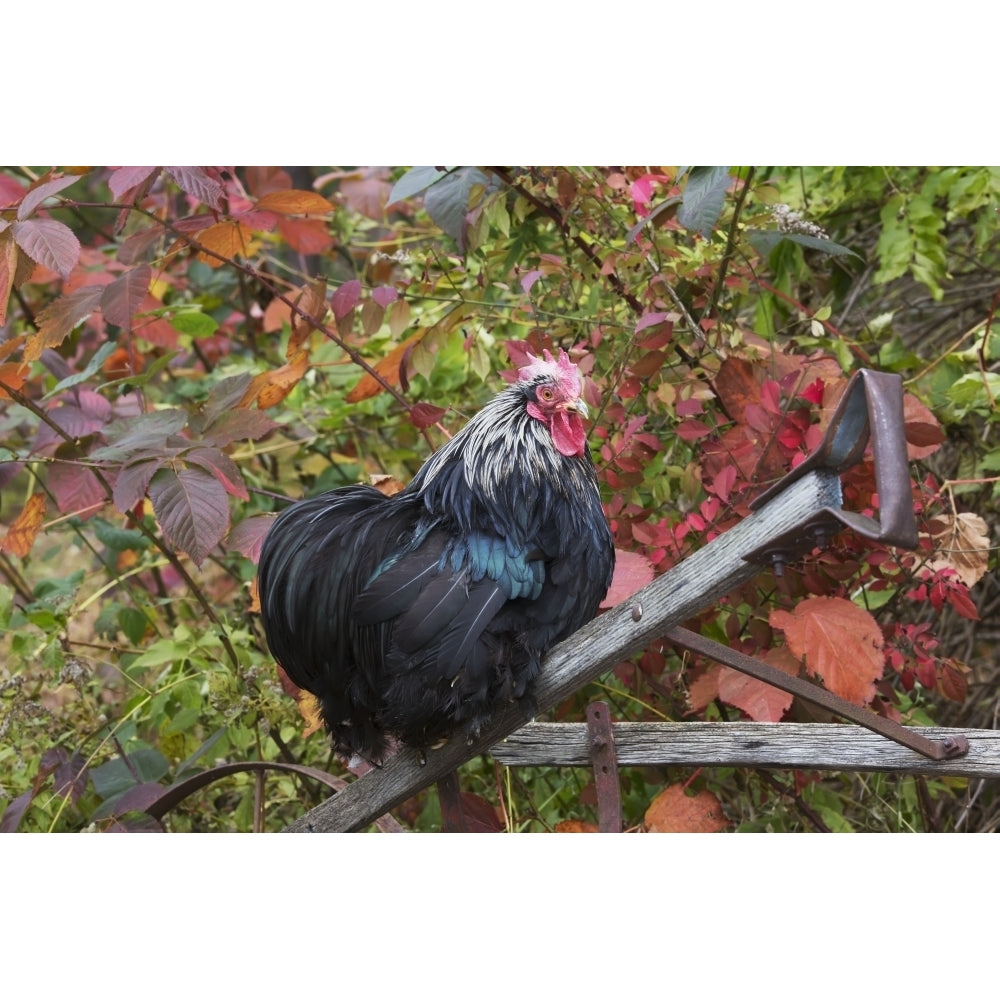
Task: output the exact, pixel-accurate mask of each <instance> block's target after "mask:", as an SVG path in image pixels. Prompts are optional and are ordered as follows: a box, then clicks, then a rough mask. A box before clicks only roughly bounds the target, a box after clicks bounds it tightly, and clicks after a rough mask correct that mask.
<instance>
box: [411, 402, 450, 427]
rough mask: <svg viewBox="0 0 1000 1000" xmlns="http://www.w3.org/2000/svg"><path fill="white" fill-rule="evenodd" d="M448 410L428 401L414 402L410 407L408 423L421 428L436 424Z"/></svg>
mask: <svg viewBox="0 0 1000 1000" xmlns="http://www.w3.org/2000/svg"><path fill="white" fill-rule="evenodd" d="M447 412H448V411H447V410H445V409H443V408H442V407H440V406H432V405H431V404H430V403H415V404H414V405H413V406H411V407H410V423H412V424H413V426H414V427H418V428H420V430H423V429H424V428H425V427H430V426H432V425H433V424H436V423H437V422H438V421H439V420H440V419H441V418H442V417H443V416H444V415H445V414H446V413H447Z"/></svg>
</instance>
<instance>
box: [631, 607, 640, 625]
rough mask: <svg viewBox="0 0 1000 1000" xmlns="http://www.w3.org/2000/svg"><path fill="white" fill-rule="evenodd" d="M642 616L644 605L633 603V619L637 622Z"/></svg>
mask: <svg viewBox="0 0 1000 1000" xmlns="http://www.w3.org/2000/svg"><path fill="white" fill-rule="evenodd" d="M641 617H642V605H641V604H634V605H632V621H634V622H637V621H638V620H639V619H640V618H641Z"/></svg>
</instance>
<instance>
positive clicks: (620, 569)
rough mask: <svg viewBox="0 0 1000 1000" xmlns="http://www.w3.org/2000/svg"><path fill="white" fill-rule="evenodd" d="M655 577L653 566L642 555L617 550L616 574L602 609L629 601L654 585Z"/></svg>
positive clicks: (602, 602) (602, 603)
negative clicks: (635, 594) (638, 591)
mask: <svg viewBox="0 0 1000 1000" xmlns="http://www.w3.org/2000/svg"><path fill="white" fill-rule="evenodd" d="M654 575H655V574H654V572H653V564H652V563H651V562H650V561H649V560H648V559H647V558H646V557H645V556H644V555H642V553H640V552H629V551H626V550H625V549H615V572H614V576H613V577H612V578H611V586H610V587H609V588H608V592H607V594H606V595H605V597H604V600H603V601H601V607H602V608H613V607H615V605H617V604H621V602H622V601H627V600H628V599H629V598H630V597H631V596H632V595H633V594H634V593H635V592H636V591H637V590H642V588H643V587H645V586H646V584H647V583H652V581H653V576H654Z"/></svg>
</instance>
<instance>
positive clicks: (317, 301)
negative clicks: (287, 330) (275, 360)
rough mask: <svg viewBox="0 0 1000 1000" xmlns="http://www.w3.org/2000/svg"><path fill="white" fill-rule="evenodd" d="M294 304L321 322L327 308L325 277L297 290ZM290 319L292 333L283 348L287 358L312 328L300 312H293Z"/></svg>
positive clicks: (295, 352)
mask: <svg viewBox="0 0 1000 1000" xmlns="http://www.w3.org/2000/svg"><path fill="white" fill-rule="evenodd" d="M295 305H296V307H297V308H298V309H300V310H301V311H302V313H305V314H306V316H308V317H309V318H310V319H312V320H314V321H315V322H316V323H320V322H322V320H323V317H324V316H325V315H326V312H327V308H328V307H327V302H326V279H325V278H318V279H316V280H315V281H310V282H309V283H308V284H306V285H303V286H302V291H300V292H299V295H298V297H297V298H296V300H295ZM291 320H292V335H291V336H290V337H289V338H288V347H287V348H285V357H286V358H289V359H291V357H292V355H293V354H297V353H298V349H299V348H300V347H301V346H302V344H303V342H304V341H305V340H306V339H307V338H308V337H309V334H311V333H312V332H313V329H314V327H313V325H312V323H310V322H308V321H307V320H306V319H304V318H303V316H302V315H301V313H298V312H293V313H292V314H291Z"/></svg>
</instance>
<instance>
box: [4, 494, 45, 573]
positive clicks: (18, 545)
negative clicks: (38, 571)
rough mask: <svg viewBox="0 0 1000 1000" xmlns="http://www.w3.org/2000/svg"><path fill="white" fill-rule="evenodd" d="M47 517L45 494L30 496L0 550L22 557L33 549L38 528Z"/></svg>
mask: <svg viewBox="0 0 1000 1000" xmlns="http://www.w3.org/2000/svg"><path fill="white" fill-rule="evenodd" d="M44 517H45V494H44V493H35V494H32V496H31V497H29V499H28V502H27V503H26V504H25V505H24V509H23V510H22V511H21V513H20V514H18V515H17V518H16V520H15V521H14V523H13V524H12V525H11V526H10V528H9V529H8V531H7V534H6V535H4V539H3V541H2V542H0V552H6V553H7V554H8V555H12V556H20V557H21V558H22V559H23V558H24V557H25V556H26V555H27V554H28V553H29V552H30V551H31V546H32V545H34V544H35V537H36V536H37V535H38V529H39V528H40V527H41V526H42V520H43V519H44Z"/></svg>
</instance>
